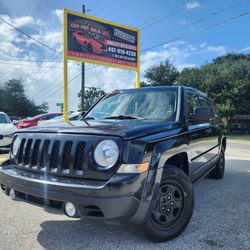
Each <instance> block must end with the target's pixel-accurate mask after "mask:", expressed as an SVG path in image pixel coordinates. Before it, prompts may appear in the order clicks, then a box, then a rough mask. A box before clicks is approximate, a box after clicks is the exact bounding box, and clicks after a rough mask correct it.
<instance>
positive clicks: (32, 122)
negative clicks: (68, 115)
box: [17, 113, 63, 129]
mask: <svg viewBox="0 0 250 250" xmlns="http://www.w3.org/2000/svg"><path fill="white" fill-rule="evenodd" d="M61 115H63V113H47V114H42V115H37V116H34V117H31V118H28V119H24V120H21V121H20V122H19V123H18V124H17V128H19V129H22V128H29V127H34V126H37V124H38V122H39V121H45V120H50V119H52V118H55V117H57V116H61Z"/></svg>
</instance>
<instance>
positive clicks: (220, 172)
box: [210, 147, 225, 179]
mask: <svg viewBox="0 0 250 250" xmlns="http://www.w3.org/2000/svg"><path fill="white" fill-rule="evenodd" d="M224 172H225V149H224V148H223V147H222V148H221V151H220V156H219V159H218V161H217V163H216V167H215V168H214V169H213V170H212V171H211V172H210V176H211V177H212V178H214V179H222V178H223V176H224Z"/></svg>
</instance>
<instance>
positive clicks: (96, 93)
mask: <svg viewBox="0 0 250 250" xmlns="http://www.w3.org/2000/svg"><path fill="white" fill-rule="evenodd" d="M81 94H82V91H80V93H79V94H78V97H80V100H81ZM105 94H106V93H105V92H104V91H103V90H102V89H98V88H94V87H91V88H88V89H86V90H85V92H84V110H83V111H87V110H88V109H90V108H91V107H92V106H93V105H94V104H95V103H96V102H97V101H98V100H99V99H100V98H101V97H102V96H104V95H105ZM78 108H79V109H81V103H79V105H78Z"/></svg>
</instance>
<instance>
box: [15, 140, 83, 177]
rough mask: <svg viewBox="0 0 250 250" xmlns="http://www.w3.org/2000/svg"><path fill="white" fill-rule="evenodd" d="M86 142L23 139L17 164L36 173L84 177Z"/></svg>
mask: <svg viewBox="0 0 250 250" xmlns="http://www.w3.org/2000/svg"><path fill="white" fill-rule="evenodd" d="M85 149H86V142H85V141H77V140H70V139H69V140H67V139H66V140H60V139H57V138H56V137H54V138H53V139H51V138H44V139H40V138H30V137H28V138H21V143H20V146H19V150H18V154H17V156H16V163H17V165H18V166H19V167H21V168H25V169H30V170H33V171H36V172H41V173H47V174H56V175H62V176H76V177H83V166H84V158H85V157H84V155H85Z"/></svg>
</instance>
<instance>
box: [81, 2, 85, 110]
mask: <svg viewBox="0 0 250 250" xmlns="http://www.w3.org/2000/svg"><path fill="white" fill-rule="evenodd" d="M82 13H83V14H85V5H84V4H83V5H82ZM81 90H82V91H81V110H82V111H84V94H85V63H82V82H81Z"/></svg>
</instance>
